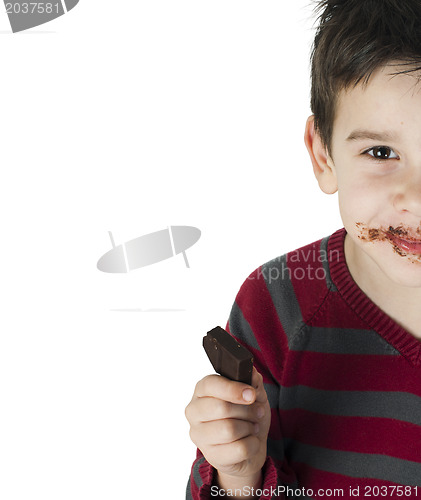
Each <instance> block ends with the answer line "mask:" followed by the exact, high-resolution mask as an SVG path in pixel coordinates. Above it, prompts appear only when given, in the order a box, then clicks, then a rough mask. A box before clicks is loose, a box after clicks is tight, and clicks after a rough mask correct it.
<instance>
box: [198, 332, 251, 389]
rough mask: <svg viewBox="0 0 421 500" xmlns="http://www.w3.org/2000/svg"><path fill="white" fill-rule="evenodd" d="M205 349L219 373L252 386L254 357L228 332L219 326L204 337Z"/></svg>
mask: <svg viewBox="0 0 421 500" xmlns="http://www.w3.org/2000/svg"><path fill="white" fill-rule="evenodd" d="M203 347H204V349H205V351H206V354H207V355H208V357H209V359H210V361H211V363H212V366H213V367H214V368H215V371H216V372H217V373H219V374H220V375H222V376H224V377H227V378H229V379H231V380H236V381H238V382H244V383H245V384H249V385H251V375H252V371H253V355H252V354H251V352H250V351H248V350H247V349H246V348H245V347H243V346H242V345H240V344H239V343H238V342H237V341H236V340H235V339H234V338H233V337H232V336H231V335H230V334H229V333H228V332H227V331H225V330H224V329H223V328H221V327H220V326H217V327H216V328H214V329H213V330H211V331H210V332H208V334H207V335H205V336H204V337H203Z"/></svg>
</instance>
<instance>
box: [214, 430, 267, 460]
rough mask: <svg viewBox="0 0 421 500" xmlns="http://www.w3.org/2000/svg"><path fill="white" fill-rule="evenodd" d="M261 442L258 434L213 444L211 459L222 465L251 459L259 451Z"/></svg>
mask: <svg viewBox="0 0 421 500" xmlns="http://www.w3.org/2000/svg"><path fill="white" fill-rule="evenodd" d="M259 447H260V442H259V439H258V438H257V437H256V436H247V437H245V438H243V439H239V440H238V441H234V442H233V443H228V444H218V445H215V446H211V447H210V448H209V451H208V456H209V461H210V462H211V463H212V462H214V463H218V464H219V465H220V466H221V467H227V466H231V465H234V464H239V463H240V462H243V461H244V460H249V459H250V458H252V457H253V456H255V455H256V453H257V452H258V451H259Z"/></svg>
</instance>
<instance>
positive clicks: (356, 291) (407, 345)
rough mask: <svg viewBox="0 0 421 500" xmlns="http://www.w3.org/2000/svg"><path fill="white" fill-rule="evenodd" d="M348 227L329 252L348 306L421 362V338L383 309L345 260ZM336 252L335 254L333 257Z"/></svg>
mask: <svg viewBox="0 0 421 500" xmlns="http://www.w3.org/2000/svg"><path fill="white" fill-rule="evenodd" d="M345 236H346V229H345V228H342V229H339V230H338V231H336V232H335V233H333V234H332V235H331V236H330V238H329V241H328V247H327V251H328V252H327V253H328V256H329V269H330V275H331V279H332V281H333V283H334V284H335V286H336V288H337V290H338V292H339V294H340V295H341V296H342V298H343V299H344V300H345V302H346V303H347V304H348V306H349V307H350V308H351V309H352V310H353V311H354V313H355V314H357V315H358V317H359V318H361V319H362V320H363V321H364V322H365V323H367V324H368V325H369V326H370V328H372V329H373V330H374V331H375V332H377V333H378V334H379V335H381V336H382V337H383V338H384V339H385V340H386V341H387V342H388V343H389V344H391V345H392V346H393V347H394V348H395V349H397V350H398V351H399V352H400V353H401V354H402V355H403V356H404V357H405V358H406V359H407V360H408V361H410V362H411V363H412V364H413V365H420V364H421V342H420V341H419V340H417V339H416V338H415V337H414V336H413V335H411V334H410V333H409V332H408V331H407V330H405V329H404V328H402V327H401V326H400V325H398V323H396V321H394V320H393V319H392V318H391V317H390V316H388V315H387V314H386V313H385V312H384V311H382V309H380V308H379V307H378V306H377V305H376V304H375V303H374V302H373V301H372V300H371V299H370V298H369V297H368V296H367V295H366V294H365V293H364V292H363V291H362V290H361V288H360V287H359V286H358V285H357V283H356V282H355V281H354V279H353V278H352V276H351V273H350V272H349V268H348V265H347V263H346V260H345V249H344V243H345ZM333 255H334V256H335V258H333Z"/></svg>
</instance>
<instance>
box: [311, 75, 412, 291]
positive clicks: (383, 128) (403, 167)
mask: <svg viewBox="0 0 421 500" xmlns="http://www.w3.org/2000/svg"><path fill="white" fill-rule="evenodd" d="M397 69H398V68H397V66H391V65H389V66H387V67H385V68H384V69H382V70H378V71H377V72H376V73H374V75H372V77H371V78H370V80H369V83H368V85H367V86H366V87H364V88H363V87H362V86H361V85H358V86H357V87H356V88H352V89H350V90H348V91H346V92H345V91H343V92H342V93H341V94H340V96H339V100H338V105H337V110H336V117H335V122H334V127H333V135H332V147H331V157H330V156H327V159H326V171H325V172H324V174H323V175H325V178H324V179H322V178H319V183H320V186H321V187H322V189H323V182H325V183H327V184H328V186H329V187H328V189H330V191H327V192H332V185H333V186H335V183H336V188H337V190H338V198H339V207H340V212H341V217H342V220H343V223H344V226H345V228H346V230H347V232H348V234H349V236H347V238H348V239H349V240H350V241H349V242H348V248H349V249H350V254H351V255H352V256H353V258H354V262H357V263H358V264H359V265H360V267H363V268H364V266H365V269H366V270H368V269H370V270H371V272H373V268H374V269H375V271H374V272H375V273H378V272H379V271H380V272H382V274H383V276H386V277H388V278H389V279H391V280H392V281H393V282H394V283H396V284H400V285H403V286H409V287H419V288H421V84H420V82H419V81H418V79H417V78H418V77H421V75H420V73H409V74H407V75H398V76H393V77H392V75H391V73H392V72H394V71H397ZM313 163H314V162H313ZM323 175H322V176H321V177H323Z"/></svg>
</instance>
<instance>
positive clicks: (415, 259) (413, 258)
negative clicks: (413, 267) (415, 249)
mask: <svg viewBox="0 0 421 500" xmlns="http://www.w3.org/2000/svg"><path fill="white" fill-rule="evenodd" d="M355 225H356V227H357V229H358V233H359V234H358V235H357V236H358V238H359V239H360V240H362V241H364V242H375V241H388V242H389V243H391V245H392V248H393V250H394V252H395V253H397V254H398V255H399V256H400V257H408V258H409V260H410V262H412V263H414V264H415V263H417V264H420V263H421V255H415V254H410V253H407V252H405V251H404V250H402V248H400V247H399V246H398V245H397V244H396V243H395V242H394V241H393V238H392V237H391V236H396V237H397V238H402V239H407V240H408V241H411V240H414V238H413V237H412V236H410V235H411V231H409V230H408V229H405V227H404V225H403V224H402V223H401V224H399V226H397V227H393V226H389V227H388V228H387V229H386V228H383V227H380V228H370V227H368V226H367V225H366V224H364V223H363V222H356V223H355ZM416 232H417V234H419V235H420V236H421V225H420V226H419V227H418V228H417V230H416Z"/></svg>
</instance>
